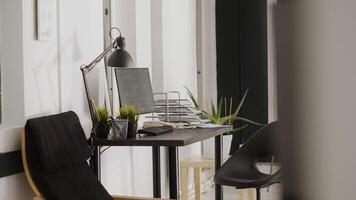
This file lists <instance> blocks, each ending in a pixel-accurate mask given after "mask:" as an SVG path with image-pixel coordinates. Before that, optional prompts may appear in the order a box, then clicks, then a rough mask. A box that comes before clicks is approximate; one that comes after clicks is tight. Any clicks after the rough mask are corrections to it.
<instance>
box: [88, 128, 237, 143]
mask: <svg viewBox="0 0 356 200" xmlns="http://www.w3.org/2000/svg"><path fill="white" fill-rule="evenodd" d="M231 130H232V129H231V128H216V129H215V128H214V129H174V130H173V132H170V133H166V134H163V135H158V136H146V135H141V136H140V137H139V136H138V135H137V138H136V139H117V140H106V139H97V138H95V139H94V141H93V144H94V146H186V145H190V144H193V143H196V142H199V141H202V140H206V139H209V138H212V137H215V136H218V135H222V134H224V133H227V132H229V131H231Z"/></svg>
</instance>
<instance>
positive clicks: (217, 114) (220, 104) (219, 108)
mask: <svg viewBox="0 0 356 200" xmlns="http://www.w3.org/2000/svg"><path fill="white" fill-rule="evenodd" d="M222 103H223V98H220V101H219V104H218V107H217V111H216V116H217V117H221V111H222Z"/></svg>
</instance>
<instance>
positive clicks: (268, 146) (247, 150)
mask: <svg viewBox="0 0 356 200" xmlns="http://www.w3.org/2000/svg"><path fill="white" fill-rule="evenodd" d="M277 128H278V121H275V122H271V123H269V124H267V125H265V126H264V127H262V128H261V129H259V130H258V131H257V132H256V133H254V134H253V135H252V136H251V137H250V138H249V139H248V140H247V141H246V143H245V144H244V145H243V146H242V147H241V148H240V149H239V150H238V151H237V152H239V153H238V154H246V155H249V156H252V157H255V158H256V157H261V158H263V157H268V156H272V155H276V153H277V147H276V146H277V145H276V142H277V140H276V137H277V135H276V133H277V132H278V131H277Z"/></svg>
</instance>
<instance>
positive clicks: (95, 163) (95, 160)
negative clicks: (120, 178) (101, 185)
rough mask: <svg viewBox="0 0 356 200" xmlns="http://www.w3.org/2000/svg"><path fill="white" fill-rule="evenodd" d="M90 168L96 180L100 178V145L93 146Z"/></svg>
mask: <svg viewBox="0 0 356 200" xmlns="http://www.w3.org/2000/svg"><path fill="white" fill-rule="evenodd" d="M91 165H92V169H93V171H94V173H95V175H96V177H97V178H98V180H99V181H100V180H101V169H100V166H101V155H100V147H98V146H94V148H93V157H92V161H91Z"/></svg>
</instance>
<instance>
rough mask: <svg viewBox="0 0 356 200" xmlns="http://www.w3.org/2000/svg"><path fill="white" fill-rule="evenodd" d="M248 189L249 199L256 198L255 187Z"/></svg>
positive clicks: (253, 199)
mask: <svg viewBox="0 0 356 200" xmlns="http://www.w3.org/2000/svg"><path fill="white" fill-rule="evenodd" d="M247 191H248V199H249V200H255V189H254V188H250V189H247Z"/></svg>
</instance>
